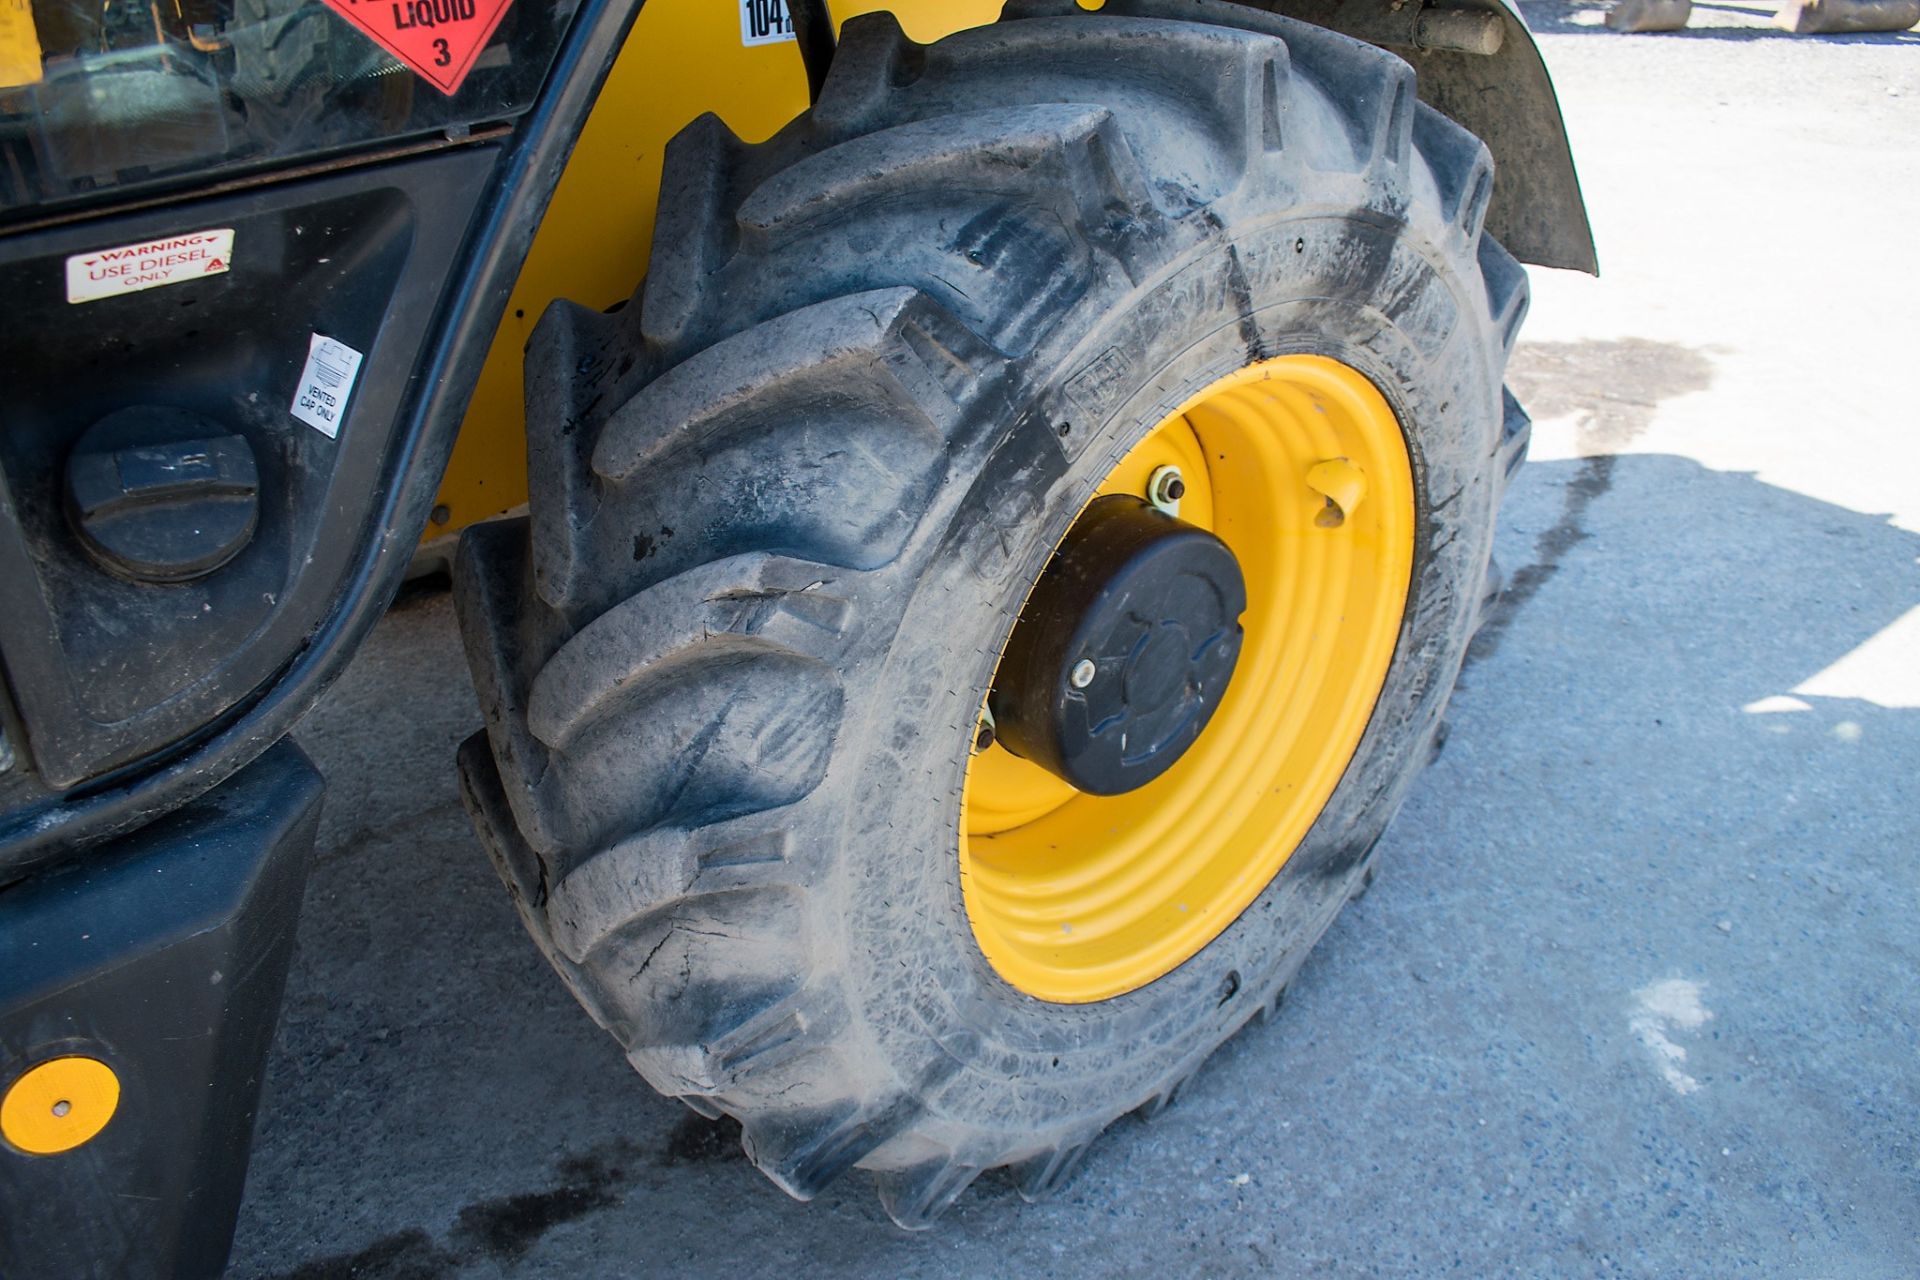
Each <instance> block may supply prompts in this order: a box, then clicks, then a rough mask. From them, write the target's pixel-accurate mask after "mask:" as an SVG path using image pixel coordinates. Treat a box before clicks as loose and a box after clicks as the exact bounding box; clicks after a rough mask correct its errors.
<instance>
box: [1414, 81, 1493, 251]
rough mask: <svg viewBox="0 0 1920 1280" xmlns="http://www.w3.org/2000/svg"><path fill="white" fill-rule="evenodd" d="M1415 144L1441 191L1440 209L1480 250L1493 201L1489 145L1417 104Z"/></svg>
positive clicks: (1470, 243)
mask: <svg viewBox="0 0 1920 1280" xmlns="http://www.w3.org/2000/svg"><path fill="white" fill-rule="evenodd" d="M1413 143H1414V146H1415V147H1416V148H1418V150H1419V152H1420V154H1421V155H1422V156H1424V157H1426V161H1427V165H1428V167H1429V168H1431V169H1432V171H1433V178H1434V182H1435V183H1436V185H1437V186H1438V187H1439V189H1440V207H1441V210H1442V211H1443V212H1444V213H1445V214H1446V218H1447V221H1448V222H1449V223H1450V224H1451V225H1452V226H1453V227H1454V229H1455V231H1456V232H1457V233H1458V234H1459V235H1460V237H1461V238H1462V239H1463V240H1464V242H1465V243H1466V244H1467V245H1468V246H1470V247H1474V248H1477V247H1478V246H1479V243H1480V231H1481V227H1482V225H1483V224H1484V223H1485V222H1486V217H1487V202H1488V201H1489V200H1491V199H1492V198H1493V154H1492V153H1491V152H1489V151H1488V150H1487V147H1486V144H1485V143H1483V142H1481V141H1480V139H1478V138H1476V137H1474V136H1473V135H1472V134H1471V133H1468V132H1467V131H1466V130H1465V129H1462V128H1461V127H1460V126H1459V125H1457V124H1455V123H1454V122H1453V121H1451V120H1449V119H1447V117H1445V116H1443V115H1441V114H1440V113H1439V112H1438V111H1435V110H1434V109H1433V108H1432V107H1429V106H1428V105H1427V104H1426V103H1424V102H1422V103H1417V104H1415V109H1414V116H1413Z"/></svg>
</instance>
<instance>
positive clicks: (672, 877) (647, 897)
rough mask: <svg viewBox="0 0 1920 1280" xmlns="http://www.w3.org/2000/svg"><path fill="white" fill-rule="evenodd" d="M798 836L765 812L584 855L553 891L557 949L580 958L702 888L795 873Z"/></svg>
mask: <svg viewBox="0 0 1920 1280" xmlns="http://www.w3.org/2000/svg"><path fill="white" fill-rule="evenodd" d="M793 851H794V842H793V837H792V835H791V834H790V833H789V832H787V831H786V830H784V829H782V828H780V827H778V826H769V825H768V819H767V818H766V817H765V816H763V815H761V814H750V815H748V816H747V817H744V818H739V819H734V820H732V821H728V822H715V823H708V824H705V825H703V826H702V827H701V829H700V832H699V834H698V835H697V836H692V837H690V836H689V835H688V833H687V832H685V831H683V830H680V829H678V828H675V829H671V830H667V831H658V832H651V833H648V834H645V835H638V836H630V837H628V838H626V839H624V840H618V841H615V842H614V843H613V844H611V845H609V846H607V847H606V848H604V849H601V850H599V851H598V852H596V853H594V854H592V855H591V856H589V857H586V858H581V859H576V860H575V861H574V862H573V863H572V864H571V865H570V866H569V867H568V868H567V870H566V872H565V874H564V875H561V876H560V877H558V879H557V880H556V882H555V883H553V884H552V885H551V887H549V888H548V889H547V898H546V910H547V927H548V929H549V930H550V931H551V933H552V936H553V945H554V949H555V950H557V951H558V952H560V953H561V954H562V955H565V956H568V957H569V958H571V959H573V960H576V961H578V960H580V959H582V958H584V957H585V956H586V955H588V954H589V953H590V952H592V950H593V949H594V948H595V947H597V946H599V945H600V943H601V942H603V941H604V940H605V939H606V938H607V936H608V935H610V934H611V933H613V932H614V931H615V930H617V929H619V928H621V927H622V926H623V925H625V924H626V923H627V922H628V921H630V920H633V919H635V918H636V917H639V916H642V915H645V914H646V913H647V912H649V911H652V910H655V909H656V908H658V907H661V906H664V905H667V904H670V903H672V902H674V901H675V900H677V899H679V898H681V897H683V896H685V895H688V894H694V893H713V892H719V891H723V890H728V889H751V888H758V887H761V886H763V885H767V884H771V883H777V882H779V881H780V880H782V879H783V878H784V877H785V876H786V875H787V874H788V864H789V862H790V860H791V858H792V856H793Z"/></svg>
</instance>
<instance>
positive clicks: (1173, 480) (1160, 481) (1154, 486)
mask: <svg viewBox="0 0 1920 1280" xmlns="http://www.w3.org/2000/svg"><path fill="white" fill-rule="evenodd" d="M1186 496H1187V479H1186V477H1185V476H1183V475H1181V474H1180V468H1178V467H1156V468H1155V469H1154V472H1153V474H1152V475H1150V476H1148V477H1147V501H1148V502H1151V503H1152V504H1153V505H1154V506H1155V507H1157V508H1158V509H1160V510H1161V511H1164V512H1166V513H1167V514H1168V515H1170V516H1177V515H1179V514H1180V499H1182V498H1184V497H1186Z"/></svg>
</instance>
